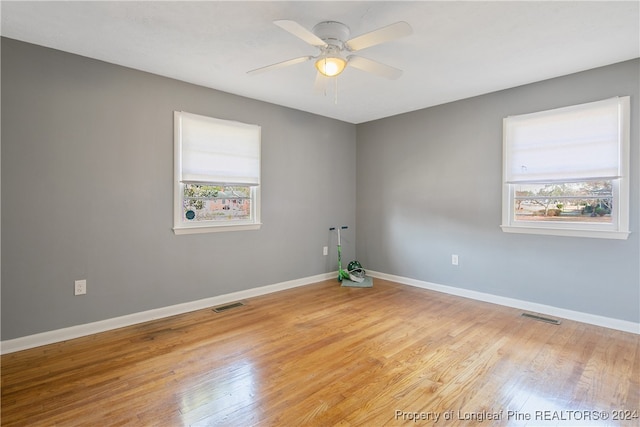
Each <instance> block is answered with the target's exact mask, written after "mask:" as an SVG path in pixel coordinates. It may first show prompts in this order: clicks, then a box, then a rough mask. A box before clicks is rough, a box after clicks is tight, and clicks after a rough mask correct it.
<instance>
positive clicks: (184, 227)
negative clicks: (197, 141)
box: [173, 111, 262, 235]
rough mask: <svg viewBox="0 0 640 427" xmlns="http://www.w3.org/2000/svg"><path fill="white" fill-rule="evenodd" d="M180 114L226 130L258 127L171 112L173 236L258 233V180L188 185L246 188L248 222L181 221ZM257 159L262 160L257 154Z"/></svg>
mask: <svg viewBox="0 0 640 427" xmlns="http://www.w3.org/2000/svg"><path fill="white" fill-rule="evenodd" d="M183 114H189V115H191V116H195V117H201V118H203V119H210V120H212V121H216V122H218V123H219V124H224V123H225V122H227V123H228V124H229V126H234V124H235V125H236V126H238V125H242V126H257V125H247V124H245V123H240V122H235V121H230V120H222V119H216V118H212V117H208V116H199V115H197V114H193V113H186V112H184V111H174V174H173V175H174V176H173V207H174V211H173V232H174V233H175V234H176V235H180V234H199V233H215V232H229V231H247V230H259V229H260V227H261V225H262V223H261V221H260V179H259V178H258V184H257V185H256V184H252V185H249V184H243V183H219V182H206V181H205V182H188V183H189V184H199V185H228V186H233V185H234V184H235V185H241V186H249V187H250V189H251V196H250V199H251V218H250V219H245V220H217V221H201V222H190V221H188V220H187V219H185V218H183V204H184V187H185V185H186V184H187V182H182V181H181V177H182V163H183V162H182V153H183V151H182V122H181V118H182V116H183ZM257 128H258V145H259V146H260V145H261V141H260V139H261V138H260V127H259V126H257ZM258 156H259V157H261V155H260V153H258ZM259 174H260V171H258V175H259Z"/></svg>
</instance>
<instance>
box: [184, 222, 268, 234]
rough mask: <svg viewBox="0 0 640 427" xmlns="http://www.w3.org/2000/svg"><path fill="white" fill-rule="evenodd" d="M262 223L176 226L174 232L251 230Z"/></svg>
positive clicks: (257, 228)
mask: <svg viewBox="0 0 640 427" xmlns="http://www.w3.org/2000/svg"><path fill="white" fill-rule="evenodd" d="M261 226H262V223H257V224H226V225H214V226H211V225H203V226H201V227H174V228H173V232H174V233H175V234H177V235H179V234H202V233H220V232H226V231H250V230H259V229H260V227H261Z"/></svg>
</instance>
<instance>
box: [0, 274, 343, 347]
mask: <svg viewBox="0 0 640 427" xmlns="http://www.w3.org/2000/svg"><path fill="white" fill-rule="evenodd" d="M337 274H338V272H337V271H336V272H331V273H324V274H318V275H316V276H310V277H305V278H302V279H296V280H290V281H287V282H282V283H277V284H273V285H267V286H262V287H259V288H252V289H247V290H244V291H238V292H233V293H230V294H225V295H218V296H215V297H211V298H205V299H201V300H197V301H191V302H186V303H183V304H176V305H171V306H169V307H162V308H157V309H154V310H148V311H143V312H140V313H133V314H128V315H126V316H120V317H114V318H111V319H106V320H100V321H98V322H92V323H87V324H84V325H77V326H71V327H68V328H63V329H57V330H54V331H48V332H42V333H39V334H34V335H28V336H25V337H20V338H15V339H11V340H6V341H2V342H0V354H7V353H13V352H16V351H20V350H26V349H29V348H34V347H39V346H42V345H47V344H53V343H56V342H61V341H66V340H70V339H74V338H79V337H83V336H87V335H92V334H97V333H99V332H105V331H109V330H112V329H117V328H123V327H125V326H131V325H135V324H137V323H143V322H148V321H151V320H156V319H161V318H164V317H169V316H175V315H177V314H183V313H188V312H190V311H195V310H201V309H204V308H209V307H214V306H217V305H222V304H227V303H230V302H233V301H238V300H243V299H247V298H253V297H257V296H260V295H265V294H270V293H272V292H277V291H282V290H285V289H291V288H296V287H298V286H304V285H309V284H311V283H316V282H321V281H323V280H328V279H332V278H334V277H336V275H337Z"/></svg>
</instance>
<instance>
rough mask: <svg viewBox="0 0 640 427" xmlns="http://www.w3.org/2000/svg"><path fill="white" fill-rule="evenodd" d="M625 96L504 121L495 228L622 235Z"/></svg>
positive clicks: (625, 215)
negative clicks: (499, 200) (499, 223)
mask: <svg viewBox="0 0 640 427" xmlns="http://www.w3.org/2000/svg"><path fill="white" fill-rule="evenodd" d="M629 116H630V114H629V97H628V96H626V97H617V98H611V99H606V100H603V101H597V102H591V103H587V104H581V105H575V106H571V107H565V108H559V109H555V110H548V111H542V112H538V113H532V114H524V115H519V116H510V117H507V118H505V119H504V121H503V130H504V133H503V138H504V141H503V162H504V163H503V193H502V194H503V197H502V199H503V200H502V205H503V206H502V226H501V227H502V229H503V230H504V231H506V232H513V233H533V234H552V235H561V236H579V237H598V238H609V239H626V238H627V237H628V235H629V206H628V204H629Z"/></svg>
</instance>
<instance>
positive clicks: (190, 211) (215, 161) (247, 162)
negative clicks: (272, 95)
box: [173, 111, 260, 234]
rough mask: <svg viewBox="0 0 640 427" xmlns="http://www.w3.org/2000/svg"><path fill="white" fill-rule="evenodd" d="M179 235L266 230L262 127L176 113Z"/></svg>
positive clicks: (176, 210)
mask: <svg viewBox="0 0 640 427" xmlns="http://www.w3.org/2000/svg"><path fill="white" fill-rule="evenodd" d="M174 151H175V152H174V205H175V206H174V228H173V230H174V232H175V233H176V234H186V233H204V232H213V231H232V230H256V229H258V228H260V127H259V126H256V125H248V124H244V123H239V122H233V121H228V120H220V119H214V118H211V117H205V116H199V115H196V114H190V113H185V112H180V111H176V112H174Z"/></svg>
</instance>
